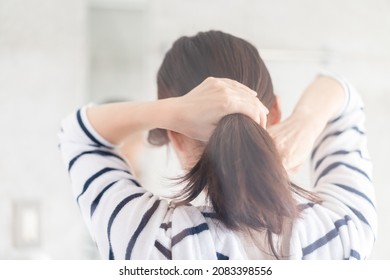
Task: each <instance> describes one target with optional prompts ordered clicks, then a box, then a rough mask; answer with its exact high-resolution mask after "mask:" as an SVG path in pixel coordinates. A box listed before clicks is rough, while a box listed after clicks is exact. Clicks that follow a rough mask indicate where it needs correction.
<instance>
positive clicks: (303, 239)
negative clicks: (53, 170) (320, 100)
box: [60, 81, 377, 259]
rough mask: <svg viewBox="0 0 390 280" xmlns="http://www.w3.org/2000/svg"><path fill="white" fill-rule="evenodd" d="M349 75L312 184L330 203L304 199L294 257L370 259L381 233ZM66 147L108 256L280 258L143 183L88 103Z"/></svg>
mask: <svg viewBox="0 0 390 280" xmlns="http://www.w3.org/2000/svg"><path fill="white" fill-rule="evenodd" d="M341 82H342V84H343V86H344V89H345V92H346V94H347V96H348V98H347V101H346V103H345V105H344V107H343V110H342V111H341V112H340V113H339V114H338V115H337V116H336V117H335V118H334V119H332V120H331V121H329V122H328V124H327V126H326V127H325V129H324V131H323V132H322V133H321V135H320V136H319V137H318V139H317V141H316V143H315V146H314V149H313V151H312V154H311V167H310V169H311V176H312V182H313V183H312V184H313V185H312V186H313V188H314V191H315V192H316V193H317V194H318V196H319V197H320V198H321V199H322V200H323V202H322V203H321V204H316V203H312V202H309V201H303V200H302V199H301V200H300V201H299V202H297V203H299V207H300V209H301V211H302V212H301V217H300V218H299V219H297V220H296V221H295V223H294V224H293V225H292V228H291V234H290V238H289V240H288V242H287V246H288V257H289V258H290V259H365V258H367V257H368V256H369V254H370V252H371V250H372V247H373V244H374V241H375V238H376V230H377V229H376V228H377V216H376V205H375V196H374V188H373V185H372V174H371V172H372V165H371V161H370V159H369V155H368V152H367V145H366V134H365V128H364V118H365V116H364V111H363V103H362V101H361V98H360V96H359V95H358V94H357V92H356V90H355V89H353V88H352V87H351V86H350V84H348V83H347V82H345V81H341ZM60 149H61V152H62V155H63V158H64V161H65V164H66V167H67V169H68V172H69V176H70V178H71V183H72V187H73V193H74V197H75V200H76V201H77V203H78V205H79V207H80V210H81V213H82V216H83V218H84V220H85V223H86V225H87V227H88V230H89V232H90V234H91V236H92V238H93V240H94V241H95V242H96V244H97V247H98V249H99V251H100V253H101V256H102V257H103V258H104V259H248V258H254V257H255V258H269V257H270V256H269V255H267V254H264V253H262V252H258V254H251V253H250V252H251V251H252V252H253V251H256V250H259V249H256V248H253V247H251V245H250V244H251V243H250V242H245V239H244V241H243V238H242V236H240V234H239V233H236V232H233V231H231V230H227V229H226V228H225V227H224V226H223V225H222V224H221V223H219V221H218V218H217V217H216V214H215V213H214V212H213V210H212V208H211V207H208V206H199V207H195V206H191V205H188V206H178V207H175V205H174V204H169V203H168V201H166V200H164V199H161V198H159V197H157V196H155V195H153V194H152V193H150V192H148V191H146V190H145V189H143V188H142V186H141V185H140V184H139V183H138V182H137V179H136V178H134V176H133V175H132V174H131V172H130V171H129V170H130V169H129V167H128V166H127V164H126V162H125V161H124V160H123V159H122V158H121V157H120V156H119V155H118V153H117V152H116V149H115V147H114V146H113V145H112V144H110V143H109V142H107V141H106V140H105V139H103V137H102V136H100V135H99V134H98V133H97V132H96V131H95V130H94V129H93V127H92V126H91V124H90V123H89V121H88V118H87V116H86V107H83V108H81V109H80V110H78V111H76V112H75V113H73V114H71V115H70V116H68V117H67V118H66V119H65V120H64V121H63V123H62V129H61V132H60ZM259 238H260V239H261V238H263V237H262V236H261V234H259ZM248 244H249V245H248ZM248 246H249V247H251V248H248ZM260 251H261V250H260Z"/></svg>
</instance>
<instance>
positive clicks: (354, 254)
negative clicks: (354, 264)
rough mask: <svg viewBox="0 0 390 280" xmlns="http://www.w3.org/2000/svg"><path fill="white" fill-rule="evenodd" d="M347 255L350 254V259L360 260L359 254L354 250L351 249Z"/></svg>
mask: <svg viewBox="0 0 390 280" xmlns="http://www.w3.org/2000/svg"><path fill="white" fill-rule="evenodd" d="M349 254H350V257H352V258H355V259H357V260H360V259H361V257H360V254H359V252H358V251H355V250H353V249H351V252H350V253H349Z"/></svg>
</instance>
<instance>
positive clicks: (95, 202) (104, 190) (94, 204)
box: [90, 181, 118, 218]
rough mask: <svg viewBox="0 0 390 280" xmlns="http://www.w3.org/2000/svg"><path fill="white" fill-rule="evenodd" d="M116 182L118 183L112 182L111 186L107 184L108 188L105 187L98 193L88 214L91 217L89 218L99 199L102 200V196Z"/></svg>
mask: <svg viewBox="0 0 390 280" xmlns="http://www.w3.org/2000/svg"><path fill="white" fill-rule="evenodd" d="M116 182H118V181H115V182H112V183H111V184H109V185H108V186H106V187H105V188H104V189H103V190H102V191H101V192H100V193H99V195H98V196H97V197H96V198H95V199H94V200H93V201H92V204H91V214H90V217H91V218H92V215H93V213H94V212H95V209H96V207H97V206H98V205H99V202H100V199H101V198H102V196H103V194H104V193H105V192H106V191H107V190H108V189H109V188H111V186H112V185H114V184H115V183H116Z"/></svg>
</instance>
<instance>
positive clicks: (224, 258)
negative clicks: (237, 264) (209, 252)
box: [217, 252, 229, 260]
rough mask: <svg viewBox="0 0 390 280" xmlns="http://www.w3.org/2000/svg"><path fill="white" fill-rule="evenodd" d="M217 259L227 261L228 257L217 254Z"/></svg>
mask: <svg viewBox="0 0 390 280" xmlns="http://www.w3.org/2000/svg"><path fill="white" fill-rule="evenodd" d="M217 259H218V260H228V259H229V257H228V256H225V255H223V254H221V253H218V252H217Z"/></svg>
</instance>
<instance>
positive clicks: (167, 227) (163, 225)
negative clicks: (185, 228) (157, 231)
mask: <svg viewBox="0 0 390 280" xmlns="http://www.w3.org/2000/svg"><path fill="white" fill-rule="evenodd" d="M171 227H172V222H169V223H162V224H161V225H160V228H162V229H164V230H168V229H169V228H171Z"/></svg>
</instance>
